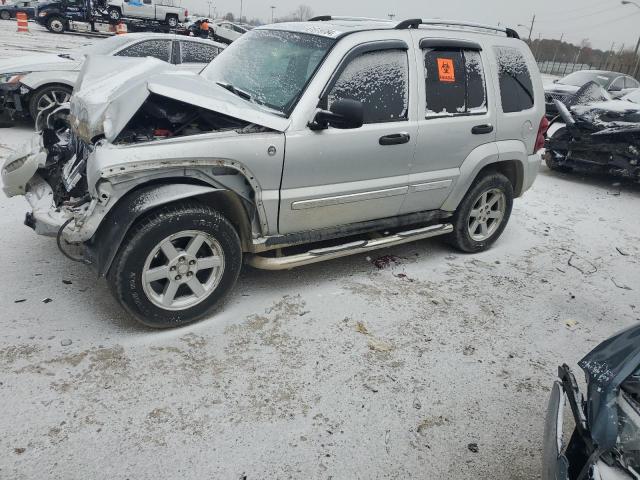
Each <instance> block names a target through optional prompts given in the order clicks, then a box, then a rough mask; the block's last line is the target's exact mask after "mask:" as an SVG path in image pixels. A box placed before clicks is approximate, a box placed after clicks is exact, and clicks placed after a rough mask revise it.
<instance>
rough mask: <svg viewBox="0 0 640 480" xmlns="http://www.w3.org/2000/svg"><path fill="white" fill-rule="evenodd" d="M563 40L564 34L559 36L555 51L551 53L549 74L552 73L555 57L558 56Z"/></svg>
mask: <svg viewBox="0 0 640 480" xmlns="http://www.w3.org/2000/svg"><path fill="white" fill-rule="evenodd" d="M563 38H564V33H563V34H562V35H560V43H558V44H557V45H556V51H555V52H553V60H551V73H553V67H555V66H556V57H557V56H558V50H559V49H560V46H561V45H562V39H563Z"/></svg>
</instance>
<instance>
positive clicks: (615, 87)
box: [609, 77, 624, 92]
mask: <svg viewBox="0 0 640 480" xmlns="http://www.w3.org/2000/svg"><path fill="white" fill-rule="evenodd" d="M623 88H624V78H622V77H618V78H616V79H615V80H614V82H613V83H612V84H611V86H610V87H609V90H611V91H612V92H619V91H620V90H622V89H623Z"/></svg>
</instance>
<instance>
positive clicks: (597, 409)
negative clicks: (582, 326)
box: [579, 326, 640, 450]
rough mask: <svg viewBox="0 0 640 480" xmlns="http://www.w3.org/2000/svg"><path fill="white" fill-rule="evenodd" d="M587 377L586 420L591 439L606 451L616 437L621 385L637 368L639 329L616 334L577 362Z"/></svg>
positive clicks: (638, 327) (639, 343)
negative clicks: (617, 400) (618, 398)
mask: <svg viewBox="0 0 640 480" xmlns="http://www.w3.org/2000/svg"><path fill="white" fill-rule="evenodd" d="M579 365H580V368H582V369H583V370H584V371H585V373H586V375H587V382H588V384H589V387H588V395H587V420H588V422H589V427H590V431H591V437H592V438H593V440H594V441H595V442H596V443H597V444H598V446H599V447H600V448H601V449H603V450H607V449H610V448H613V447H614V446H615V445H616V442H617V438H618V408H617V404H616V397H617V395H618V391H619V390H620V385H622V384H623V383H624V381H625V380H627V379H628V378H629V377H630V376H631V375H632V374H633V373H634V372H635V371H637V370H638V369H639V368H640V326H635V327H632V328H630V329H628V330H625V331H623V332H620V333H618V334H617V335H615V336H613V337H612V338H610V339H609V340H606V341H605V342H604V343H602V344H600V345H598V346H597V347H596V348H595V349H594V350H593V351H592V352H591V353H590V354H589V355H587V356H586V357H584V358H583V359H582V360H581V361H580V363H579Z"/></svg>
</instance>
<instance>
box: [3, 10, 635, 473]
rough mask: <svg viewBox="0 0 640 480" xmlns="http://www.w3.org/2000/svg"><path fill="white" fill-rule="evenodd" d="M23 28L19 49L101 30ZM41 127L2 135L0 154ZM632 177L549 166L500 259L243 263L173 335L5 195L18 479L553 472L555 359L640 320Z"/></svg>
mask: <svg viewBox="0 0 640 480" xmlns="http://www.w3.org/2000/svg"><path fill="white" fill-rule="evenodd" d="M6 25H9V26H11V25H14V24H13V23H12V22H4V23H2V24H0V51H1V52H2V55H3V56H5V57H8V56H11V55H18V54H22V53H24V52H25V51H28V50H33V49H37V50H38V51H41V50H44V49H45V48H46V49H47V50H53V49H55V48H57V47H60V48H62V47H65V48H68V47H70V46H71V44H72V42H73V43H75V42H86V39H84V38H80V37H72V36H69V35H60V36H58V35H53V34H49V33H46V32H38V33H36V32H34V37H33V38H35V39H36V40H35V43H33V42H31V41H27V42H25V41H24V38H26V37H20V38H18V37H14V36H13V35H11V32H9V33H7V31H6V30H7V28H8V27H6ZM30 26H31V28H32V30H35V29H34V27H33V26H32V25H30ZM11 28H13V27H11ZM29 38H31V37H29ZM8 41H11V42H12V43H11V45H9V43H6V42H8ZM30 134H31V132H30V130H29V127H28V125H26V124H25V125H22V126H19V127H15V128H10V129H2V130H0V156H2V155H5V154H7V153H8V152H9V151H10V150H11V149H12V148H15V146H16V145H18V144H19V143H20V142H22V141H24V140H25V139H27V138H28V137H29V135H30ZM617 183H618V181H617V180H613V179H608V178H601V177H585V176H582V175H577V174H576V175H565V174H558V173H554V172H550V171H549V170H547V168H546V167H544V166H542V167H541V171H540V177H539V179H538V181H537V183H536V184H535V186H534V188H533V190H532V191H531V192H529V193H527V195H526V196H525V197H524V198H523V199H520V200H518V201H517V202H516V204H515V208H514V212H513V217H512V220H511V223H510V225H509V227H508V228H507V230H506V232H505V234H504V236H503V237H502V239H501V240H500V241H499V242H498V243H497V245H496V246H495V247H494V248H493V249H492V250H491V251H489V252H486V253H483V254H480V255H474V256H467V255H460V254H458V253H456V252H454V251H452V250H451V249H449V248H448V247H447V246H444V245H443V244H442V243H441V242H439V241H437V240H433V241H422V242H419V243H416V244H412V245H406V246H402V247H398V248H393V249H389V250H387V251H380V252H374V253H371V254H369V255H368V256H367V255H359V256H355V257H351V258H346V259H342V260H337V261H333V262H329V263H325V264H319V265H314V266H310V267H306V268H301V269H299V270H295V271H290V272H279V273H278V272H276V273H273V272H261V271H257V270H252V269H250V268H245V269H244V271H243V273H242V275H241V278H240V281H239V284H238V286H237V288H236V289H235V292H234V293H233V295H232V296H231V298H230V299H229V301H228V302H227V304H226V305H225V306H224V308H222V309H221V310H220V311H219V313H217V314H216V315H214V316H212V317H211V318H210V319H209V320H207V321H204V322H202V323H199V324H197V325H194V326H191V327H188V328H184V329H180V330H174V331H167V332H155V331H149V330H146V329H144V328H141V327H139V326H137V325H136V324H135V323H134V322H133V321H132V320H130V319H129V318H128V317H127V316H126V315H125V314H124V313H123V312H122V310H121V309H120V308H119V307H118V305H117V304H116V302H115V301H114V300H113V299H112V297H111V295H110V293H109V291H108V289H107V287H106V285H105V283H104V282H103V281H102V280H100V279H97V278H96V277H95V276H94V275H93V274H92V273H91V271H90V270H88V269H87V268H85V267H84V266H82V265H79V264H75V263H72V262H70V261H68V260H67V259H65V258H64V257H63V256H62V255H61V254H60V253H59V252H58V251H57V249H56V246H55V242H54V241H52V240H51V239H48V238H42V237H38V236H36V235H35V234H34V233H33V232H32V231H30V230H29V229H28V228H27V227H25V226H23V225H22V220H23V218H24V213H25V211H26V202H25V201H24V199H23V198H13V199H7V198H4V197H3V196H0V232H2V233H1V234H0V235H1V238H2V244H3V253H2V255H1V257H0V258H2V263H1V265H2V272H3V274H2V276H1V277H0V308H2V313H0V328H1V329H2V332H3V335H2V337H1V338H0V403H1V404H2V409H1V410H0V430H1V431H2V432H3V435H2V436H1V437H0V477H2V478H11V479H15V480H19V479H35V478H55V479H58V478H59V479H68V478H94V479H111V478H131V479H136V480H139V479H157V478H188V479H192V478H193V479H200V478H203V479H205V478H206V479H212V478H216V479H217V478H230V479H238V478H248V479H262V478H335V479H353V478H390V479H391V478H393V479H395V478H424V479H433V478H447V479H454V480H455V479H468V478H486V479H489V478H491V479H505V480H506V479H531V478H538V477H539V472H540V462H541V438H542V430H543V418H544V414H545V409H546V402H547V395H548V393H549V387H550V386H551V384H552V382H553V380H554V375H555V373H556V369H557V365H558V364H561V363H563V362H566V363H568V364H570V365H575V364H576V362H577V361H578V360H579V359H580V358H581V357H582V356H583V355H584V354H586V353H587V352H588V351H589V350H590V349H591V348H592V347H594V346H595V345H596V344H598V343H600V342H601V341H602V340H603V339H604V338H606V337H607V336H609V335H611V334H613V333H614V332H616V331H618V330H620V329H621V328H623V327H627V326H629V325H632V324H634V323H636V322H638V321H640V293H639V292H640V268H638V265H639V263H640V244H639V243H638V238H640V222H638V208H639V205H640V188H639V187H638V186H637V185H635V186H634V185H630V184H627V183H625V182H622V183H621V184H617ZM616 184H617V185H616ZM618 249H619V250H618ZM621 252H622V253H621ZM623 254H624V255H623ZM383 255H393V257H390V260H391V261H390V265H389V266H388V267H387V268H383V269H378V268H377V267H376V266H374V265H373V263H372V261H371V260H375V259H376V258H378V257H381V256H383ZM570 264H571V265H570ZM572 265H573V266H572ZM576 368H577V367H576ZM579 377H581V375H579ZM471 444H477V451H475V452H474V451H472V450H476V448H475V447H472V448H471V449H470V448H469V445H471ZM245 476H246V477H245Z"/></svg>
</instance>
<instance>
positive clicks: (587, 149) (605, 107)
mask: <svg viewBox="0 0 640 480" xmlns="http://www.w3.org/2000/svg"><path fill="white" fill-rule="evenodd" d="M555 103H556V108H557V109H558V112H559V117H558V118H557V119H556V120H554V122H555V121H561V122H564V124H565V125H564V127H561V128H559V129H558V130H557V131H556V132H555V133H554V135H553V136H552V137H550V138H548V139H547V141H546V143H545V147H546V153H545V161H546V163H547V165H548V166H549V167H550V168H551V169H578V170H585V171H590V172H593V173H602V174H611V175H615V176H620V177H626V178H630V179H632V180H635V181H640V105H637V104H635V103H632V102H630V101H625V100H611V99H609V97H608V95H607V94H606V92H604V91H603V90H602V87H600V86H599V85H598V84H596V83H595V82H591V83H589V84H587V85H585V86H584V87H582V88H581V89H580V91H579V92H578V93H577V94H576V95H575V97H573V98H572V100H571V101H570V102H569V103H568V104H567V105H565V104H563V103H561V102H559V101H558V100H555Z"/></svg>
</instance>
